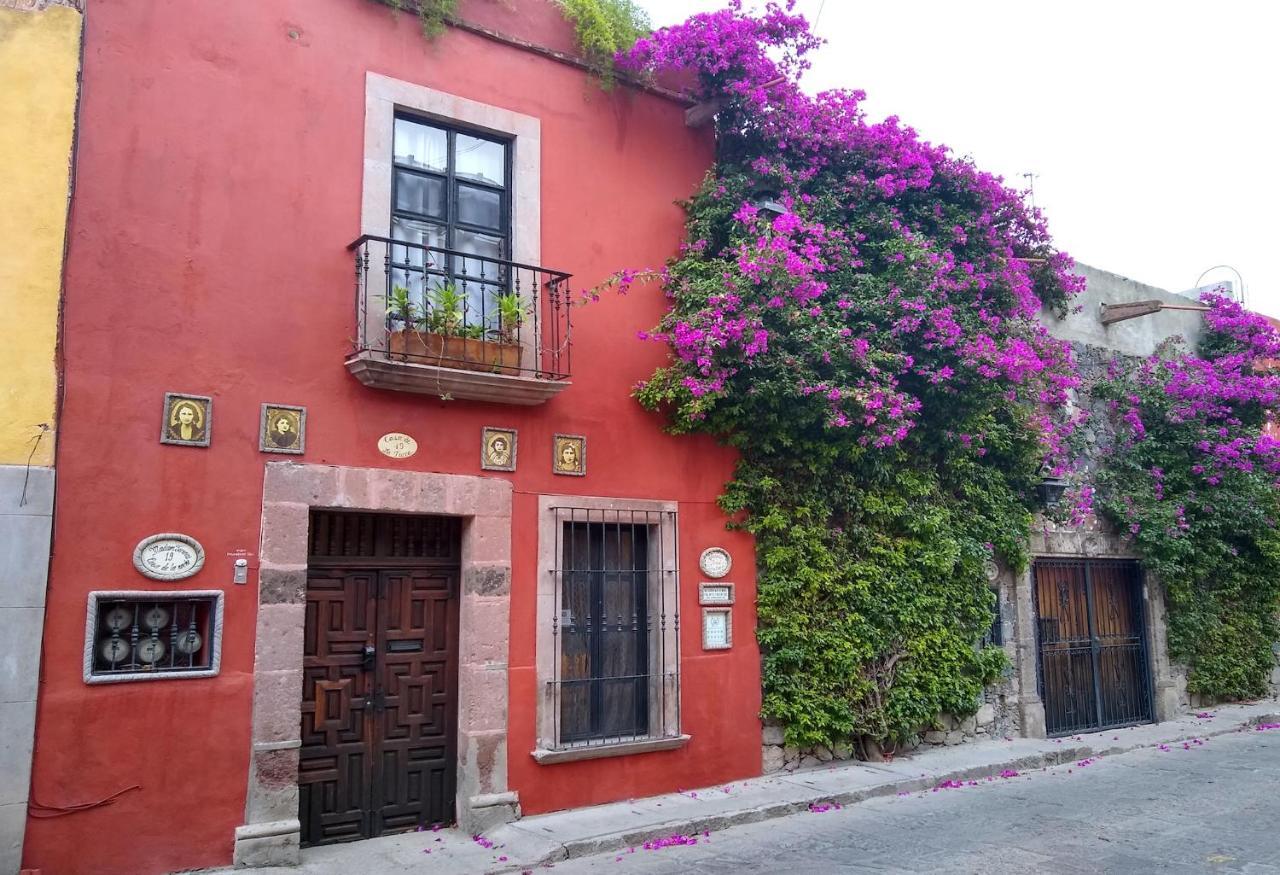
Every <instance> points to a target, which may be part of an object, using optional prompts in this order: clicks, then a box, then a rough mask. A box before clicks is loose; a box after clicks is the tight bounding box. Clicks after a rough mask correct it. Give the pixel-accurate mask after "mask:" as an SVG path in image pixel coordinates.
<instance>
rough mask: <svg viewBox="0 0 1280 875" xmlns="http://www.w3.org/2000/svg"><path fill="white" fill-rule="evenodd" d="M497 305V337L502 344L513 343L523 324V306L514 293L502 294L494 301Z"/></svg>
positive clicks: (518, 335)
mask: <svg viewBox="0 0 1280 875" xmlns="http://www.w3.org/2000/svg"><path fill="white" fill-rule="evenodd" d="M494 301H495V303H496V304H497V305H498V328H497V332H496V333H497V336H498V339H499V340H500V341H502V342H503V343H515V342H516V341H517V340H518V338H519V337H520V326H521V325H523V324H524V306H523V305H522V304H521V301H520V296H519V295H518V294H516V293H515V292H503V293H502V294H500V295H498V296H497V297H496V298H495V299H494Z"/></svg>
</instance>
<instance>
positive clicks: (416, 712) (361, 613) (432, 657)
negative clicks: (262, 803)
mask: <svg viewBox="0 0 1280 875" xmlns="http://www.w3.org/2000/svg"><path fill="white" fill-rule="evenodd" d="M457 595H458V571H457V570H456V569H454V568H445V569H402V570H394V571H391V570H359V571H355V570H343V569H330V570H312V571H311V572H310V573H309V575H308V583H307V614H306V637H305V643H304V654H303V690H302V750H301V752H300V760H299V767H298V785H299V818H300V820H301V823H302V843H303V844H304V845H317V844H329V843H332V842H341V841H349V840H351V839H358V838H367V837H370V836H375V835H380V834H382V833H384V832H395V831H400V830H409V829H413V828H415V827H417V826H419V825H424V826H425V825H430V824H433V823H450V822H452V820H453V811H454V785H455V754H456V748H457V739H456V727H457V700H458V696H457V653H458V598H457Z"/></svg>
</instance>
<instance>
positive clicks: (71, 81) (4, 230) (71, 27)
mask: <svg viewBox="0 0 1280 875" xmlns="http://www.w3.org/2000/svg"><path fill="white" fill-rule="evenodd" d="M4 7H5V4H4V0H0V241H3V245H4V248H3V250H2V251H0V465H11V464H26V462H27V458H28V456H29V455H30V453H31V449H32V438H33V437H34V436H35V435H36V434H37V433H38V432H39V431H40V429H39V427H38V425H39V423H48V425H49V426H50V427H51V430H50V432H49V433H48V434H46V435H45V437H44V439H43V440H41V441H40V445H39V448H38V449H37V450H36V454H35V456H34V457H33V458H32V460H31V461H32V464H35V465H51V464H53V438H54V432H53V431H52V427H53V426H54V425H55V423H54V409H55V403H56V393H57V371H56V367H55V363H54V353H55V347H56V344H57V339H58V298H59V290H60V286H61V278H62V242H63V237H64V234H65V230H66V219H67V192H68V185H69V181H70V159H71V138H72V133H73V132H74V130H75V110H76V88H77V85H76V76H77V73H78V71H79V68H80V23H81V21H80V13H79V12H78V11H77V10H75V9H71V8H68V7H66V6H49V7H48V8H46V9H44V10H43V11H39V12H36V11H22V12H20V11H17V10H15V9H8V8H4Z"/></svg>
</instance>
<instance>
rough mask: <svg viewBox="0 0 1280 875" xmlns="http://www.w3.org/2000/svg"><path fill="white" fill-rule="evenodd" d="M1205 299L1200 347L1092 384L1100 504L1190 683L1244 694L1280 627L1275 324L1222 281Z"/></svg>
mask: <svg viewBox="0 0 1280 875" xmlns="http://www.w3.org/2000/svg"><path fill="white" fill-rule="evenodd" d="M1202 300H1203V302H1204V303H1205V304H1207V305H1208V306H1209V308H1210V309H1209V311H1208V312H1207V313H1206V314H1205V325H1204V333H1203V335H1202V337H1201V340H1200V344H1199V348H1198V349H1197V350H1195V351H1188V350H1186V349H1184V348H1183V347H1182V346H1181V345H1180V344H1178V343H1169V344H1166V345H1165V346H1164V348H1162V349H1161V350H1159V351H1158V352H1157V353H1156V354H1155V355H1154V356H1152V357H1151V358H1149V359H1146V360H1142V361H1133V360H1129V361H1126V360H1122V359H1117V360H1116V361H1114V362H1113V363H1112V366H1111V370H1110V372H1109V373H1108V375H1107V379H1106V380H1104V381H1103V382H1102V383H1101V384H1100V385H1098V386H1096V387H1095V388H1094V390H1093V394H1094V396H1095V397H1099V398H1105V399H1107V404H1108V407H1109V410H1110V413H1111V416H1112V419H1113V424H1114V427H1115V431H1116V444H1115V446H1114V447H1113V448H1112V449H1111V451H1110V452H1109V453H1108V455H1107V457H1106V459H1104V460H1103V465H1102V466H1101V470H1100V473H1099V477H1098V482H1099V491H1098V496H1097V506H1098V507H1099V509H1100V510H1102V511H1103V512H1104V513H1105V514H1106V515H1107V516H1108V517H1110V518H1111V519H1112V520H1113V521H1114V522H1115V523H1116V524H1117V526H1118V527H1119V528H1120V529H1121V531H1123V532H1125V533H1127V534H1128V535H1129V536H1130V537H1131V538H1133V540H1134V542H1135V544H1136V545H1137V547H1138V549H1139V551H1140V553H1141V555H1142V557H1143V562H1144V565H1145V566H1146V568H1147V569H1148V570H1149V571H1151V572H1153V573H1154V574H1155V575H1156V576H1157V577H1158V578H1159V580H1160V582H1161V583H1162V584H1163V586H1164V588H1165V592H1166V595H1167V600H1168V607H1169V619H1168V629H1169V652H1170V655H1171V656H1173V657H1174V658H1175V659H1179V660H1181V661H1182V662H1184V663H1186V665H1187V666H1188V669H1189V672H1188V677H1187V687H1188V689H1189V690H1191V691H1192V692H1196V693H1202V694H1206V695H1209V696H1214V697H1220V698H1242V697H1248V696H1256V695H1258V694H1260V693H1262V692H1264V691H1265V690H1266V684H1267V679H1268V676H1269V675H1270V673H1271V670H1272V668H1273V666H1274V665H1275V658H1274V656H1273V655H1272V650H1271V644H1272V642H1273V641H1275V640H1276V639H1277V637H1278V635H1280V629H1277V626H1276V620H1275V615H1276V610H1277V607H1278V606H1280V537H1277V534H1276V528H1275V526H1276V521H1277V519H1280V504H1278V503H1277V495H1278V494H1280V493H1277V489H1276V487H1277V486H1278V485H1280V483H1277V478H1280V441H1277V440H1276V439H1275V438H1274V437H1272V436H1271V435H1269V434H1267V433H1266V432H1265V431H1264V425H1265V421H1266V414H1267V411H1268V410H1270V409H1274V408H1275V406H1276V404H1277V402H1280V376H1278V375H1277V374H1276V372H1275V370H1274V364H1275V361H1276V360H1277V359H1280V335H1278V334H1277V333H1276V331H1275V329H1273V328H1272V327H1271V325H1270V324H1269V323H1268V322H1267V321H1266V320H1265V319H1263V318H1262V317H1260V316H1257V315H1256V314H1252V313H1248V312H1246V311H1245V310H1244V309H1243V308H1242V307H1241V306H1240V305H1239V304H1238V303H1236V302H1235V301H1233V300H1232V299H1231V298H1229V297H1227V296H1226V295H1224V294H1221V293H1210V294H1207V295H1205V296H1203V298H1202Z"/></svg>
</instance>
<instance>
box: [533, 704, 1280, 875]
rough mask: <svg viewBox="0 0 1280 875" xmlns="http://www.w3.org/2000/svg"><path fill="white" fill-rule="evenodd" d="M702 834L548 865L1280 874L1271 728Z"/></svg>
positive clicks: (1278, 759) (1277, 758)
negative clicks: (691, 841)
mask: <svg viewBox="0 0 1280 875" xmlns="http://www.w3.org/2000/svg"><path fill="white" fill-rule="evenodd" d="M1162 748H1167V749H1162ZM697 838H698V844H696V845H685V846H680V845H677V846H670V847H663V848H660V849H657V850H645V849H643V848H637V849H635V850H634V851H633V852H627V851H623V852H621V853H610V854H602V855H599V856H596V857H588V858H582V859H578V860H572V861H568V862H563V863H557V864H556V865H555V868H554V871H555V872H558V873H562V875H563V873H583V872H610V873H619V875H621V873H630V872H644V873H728V872H734V873H738V872H790V873H797V875H799V873H806V875H808V873H823V872H860V871H873V872H973V873H979V872H980V873H984V875H985V873H1001V872H1052V873H1073V872H1090V873H1092V872H1117V873H1145V872H1178V873H1181V872H1186V873H1191V872H1219V871H1220V872H1250V873H1272V872H1274V873H1280V730H1274V731H1257V730H1253V729H1250V730H1247V731H1243V732H1239V733H1231V734H1228V735H1223V736H1219V737H1216V738H1213V739H1209V740H1206V741H1204V742H1202V743H1199V744H1197V743H1195V742H1189V743H1187V744H1186V745H1185V746H1184V745H1183V744H1181V743H1179V744H1173V745H1165V746H1161V747H1157V748H1146V749H1142V750H1137V751H1133V752H1130V753H1127V754H1122V755H1117V756H1112V757H1103V758H1099V759H1096V760H1092V761H1089V760H1085V761H1082V762H1080V763H1076V764H1071V765H1065V766H1061V767H1058V768H1054V769H1047V770H1037V771H1033V772H1029V773H1025V774H1021V775H1019V776H1017V777H1009V778H999V779H995V780H993V781H981V782H979V783H978V784H977V786H971V785H970V784H968V783H966V784H965V785H963V786H960V787H957V788H947V789H940V790H937V791H926V792H923V793H914V794H911V795H908V796H900V797H896V798H886V799H878V800H872V801H869V802H866V803H863V804H861V805H856V806H851V807H846V808H842V809H839V810H837V809H835V808H831V809H830V810H826V811H820V812H811V813H806V814H798V815H795V816H792V817H788V818H783V819H779V820H772V821H768V822H764V823H757V824H751V825H747V826H740V827H735V828H732V829H728V830H725V831H722V832H713V833H711V835H710V836H706V837H704V836H701V835H699V836H697ZM539 871H540V870H539Z"/></svg>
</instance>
